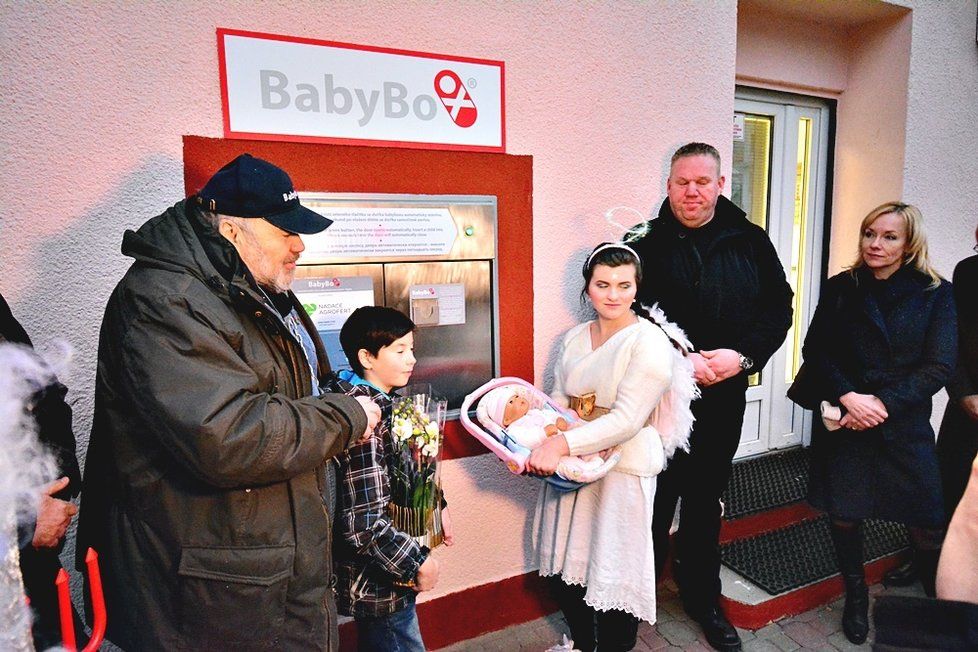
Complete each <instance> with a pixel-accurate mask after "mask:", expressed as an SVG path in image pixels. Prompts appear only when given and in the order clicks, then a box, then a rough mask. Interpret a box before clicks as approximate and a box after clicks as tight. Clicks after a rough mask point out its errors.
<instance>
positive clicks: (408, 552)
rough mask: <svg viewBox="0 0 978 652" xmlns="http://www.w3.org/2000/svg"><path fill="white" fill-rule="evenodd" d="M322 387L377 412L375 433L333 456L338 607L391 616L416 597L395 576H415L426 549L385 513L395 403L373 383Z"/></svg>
mask: <svg viewBox="0 0 978 652" xmlns="http://www.w3.org/2000/svg"><path fill="white" fill-rule="evenodd" d="M326 391H331V392H341V393H344V394H347V395H349V396H367V397H369V398H370V399H371V400H372V401H373V402H374V403H376V404H377V406H378V407H379V408H380V412H381V419H380V423H379V424H378V425H377V428H376V430H375V431H374V435H373V436H372V437H371V438H370V439H369V440H368V441H367V442H366V443H362V444H356V445H354V446H351V447H350V448H349V449H347V451H346V452H344V453H343V454H341V455H338V456H337V457H336V458H335V459H336V462H337V464H338V471H337V491H336V494H337V513H336V520H335V534H336V536H335V538H334V540H335V543H334V559H335V562H336V603H337V608H338V609H339V612H340V613H342V614H345V615H348V616H386V615H390V614H392V613H394V612H396V611H399V610H401V609H403V608H404V607H406V606H408V605H409V604H411V603H413V602H414V600H415V596H416V593H415V591H414V589H413V588H411V587H408V586H397V585H395V584H394V583H393V582H394V580H398V581H403V582H408V581H411V580H412V579H414V577H415V576H416V575H417V574H418V568H420V566H421V564H422V563H424V560H425V559H427V558H428V553H429V552H430V551H429V550H428V548H427V547H425V546H421V545H419V544H418V543H417V542H416V541H415V540H414V539H413V538H411V537H410V536H409V535H408V534H406V533H404V532H401V531H400V530H397V529H395V528H394V526H393V524H392V523H391V520H390V517H389V516H388V514H387V504H388V503H389V502H390V498H391V496H390V479H389V476H388V471H387V469H388V456H390V455H392V454H393V447H392V446H391V434H390V430H391V413H392V411H393V401H392V399H391V397H390V396H388V395H387V394H384V393H383V392H381V391H380V390H378V389H376V388H374V387H373V386H371V385H352V384H350V383H348V382H346V381H344V380H340V379H339V378H337V377H335V376H333V377H332V378H331V379H330V381H329V382H328V384H327V386H326Z"/></svg>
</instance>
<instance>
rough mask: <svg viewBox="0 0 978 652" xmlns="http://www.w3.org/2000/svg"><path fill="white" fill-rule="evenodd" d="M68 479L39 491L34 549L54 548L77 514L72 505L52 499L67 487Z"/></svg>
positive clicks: (75, 508)
mask: <svg viewBox="0 0 978 652" xmlns="http://www.w3.org/2000/svg"><path fill="white" fill-rule="evenodd" d="M68 482H69V480H68V478H67V477H64V478H60V479H58V480H55V481H54V482H52V483H50V484H48V485H46V486H45V487H44V488H43V489H41V500H40V501H39V502H38V505H37V525H36V526H35V528H34V540H33V541H32V542H31V543H32V544H33V545H34V547H35V548H54V547H56V546H57V545H58V542H59V541H61V538H62V537H63V536H64V535H65V532H66V531H67V530H68V524H69V523H71V518H72V517H73V516H74V515H75V514H77V513H78V507H76V506H75V505H74V504H73V503H69V502H67V501H64V500H59V499H57V498H52V496H53V495H54V494H56V493H58V492H59V491H61V490H62V489H64V488H65V487H67V486H68Z"/></svg>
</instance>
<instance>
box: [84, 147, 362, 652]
mask: <svg viewBox="0 0 978 652" xmlns="http://www.w3.org/2000/svg"><path fill="white" fill-rule="evenodd" d="M329 225H330V220H328V219H326V218H325V217H323V216H321V215H319V214H317V213H315V212H313V211H311V210H309V209H307V208H305V207H303V206H301V205H300V204H299V200H298V198H297V196H296V193H295V190H294V188H293V187H292V182H291V180H290V179H289V177H288V175H287V174H286V173H285V172H284V171H282V170H281V169H279V168H278V167H276V166H274V165H272V164H271V163H268V162H267V161H263V160H261V159H258V158H254V157H252V156H250V155H248V154H243V155H241V156H239V157H237V158H236V159H234V160H233V161H231V162H230V163H228V164H227V165H226V166H224V167H223V168H221V169H220V170H219V171H218V172H217V173H215V174H214V176H213V177H212V178H211V179H210V180H209V181H208V182H207V184H206V185H205V186H204V188H203V189H202V190H201V191H200V192H199V193H198V194H196V195H194V196H192V197H190V198H188V199H186V200H183V201H181V202H179V203H177V204H176V205H174V206H173V207H171V208H169V209H168V210H167V211H166V212H164V213H163V214H162V215H159V216H157V217H155V218H153V219H151V220H149V221H148V222H147V223H146V224H144V225H143V226H142V227H140V228H139V229H138V230H137V231H127V232H126V233H125V235H124V237H123V241H122V253H123V254H125V255H127V256H130V257H132V258H133V259H134V260H135V262H134V263H133V264H132V266H131V267H130V268H129V270H128V272H127V273H126V275H125V276H124V277H123V279H122V280H121V281H120V282H119V284H118V285H117V286H116V288H115V291H114V292H113V293H112V296H111V297H110V299H109V303H108V306H107V307H106V310H105V316H104V319H103V321H102V330H101V335H100V338H99V353H98V372H97V377H96V390H95V418H94V424H93V427H92V435H91V439H90V443H89V448H88V456H87V461H86V464H85V478H84V484H83V488H84V491H85V494H84V498H83V500H82V507H81V516H80V522H79V532H78V550H79V554H80V555H81V554H82V553H83V552H84V551H85V550H86V549H87V548H88V547H89V546H91V547H93V548H95V549H96V551H98V553H99V554H100V560H101V564H102V581H103V586H104V591H105V601H106V608H107V613H108V638H109V639H110V640H111V641H113V642H114V643H116V644H117V645H120V646H121V647H123V648H125V649H127V650H164V649H165V650H218V649H220V650H227V649H234V650H272V649H278V650H335V649H336V647H337V637H336V613H335V607H334V605H333V598H332V591H331V590H330V588H329V586H330V582H331V578H332V569H331V561H330V547H331V541H330V538H331V523H330V517H329V515H328V512H327V503H328V502H329V501H328V500H327V498H326V496H328V495H329V490H328V487H329V483H330V482H331V481H332V469H331V466H330V465H328V464H327V461H328V460H329V459H330V458H331V457H333V456H334V455H336V454H338V453H339V452H341V451H343V450H345V449H346V448H347V447H348V446H349V445H350V444H351V443H353V442H354V441H355V440H357V439H359V438H360V437H362V436H364V435H365V434H367V433H369V432H370V431H372V429H373V426H374V425H376V423H377V420H378V419H379V416H380V415H379V414H378V412H377V409H376V407H375V406H374V405H373V404H372V403H371V402H370V401H362V400H357V399H353V398H350V397H348V396H344V395H340V394H328V393H323V392H322V391H321V390H320V387H319V385H320V381H321V380H322V379H323V378H324V377H325V376H326V374H328V373H329V363H328V361H327V358H326V354H325V350H324V348H323V345H322V342H321V341H320V339H319V336H318V334H317V332H316V329H315V327H314V326H313V324H312V322H311V321H310V320H309V317H308V315H306V313H305V311H304V310H303V309H302V307H301V305H300V304H299V302H298V300H297V299H296V297H295V295H294V294H293V293H292V292H291V291H290V289H289V286H290V285H291V283H292V279H293V278H294V276H295V269H296V263H297V261H298V260H299V256H300V255H301V253H302V251H303V249H304V246H303V243H302V238H301V237H300V234H309V233H318V232H320V231H322V230H324V229H325V228H327V227H328V226H329ZM79 561H80V560H79Z"/></svg>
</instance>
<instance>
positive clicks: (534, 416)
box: [482, 387, 567, 450]
mask: <svg viewBox="0 0 978 652" xmlns="http://www.w3.org/2000/svg"><path fill="white" fill-rule="evenodd" d="M482 401H483V402H484V404H485V406H486V414H488V415H489V418H490V419H492V420H493V421H495V422H496V423H497V424H499V425H501V426H502V427H503V428H505V429H506V434H507V435H509V436H510V437H511V438H512V439H513V440H514V441H515V442H516V443H517V444H519V445H520V446H522V447H524V448H527V449H529V450H533V449H534V448H536V447H537V446H539V445H540V444H542V443H543V442H544V440H545V439H546V438H547V437H553V436H554V435H556V434H557V433H558V432H562V431H564V430H567V420H566V419H564V417H562V416H560V414H558V413H557V412H556V411H554V410H540V409H538V408H533V409H530V402H529V401H528V400H527V399H526V396H525V395H524V394H523V392H522V391H520V390H519V389H518V388H512V387H497V388H496V389H494V390H492V391H491V392H489V393H488V394H486V395H485V397H483V399H482Z"/></svg>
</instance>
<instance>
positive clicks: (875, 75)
mask: <svg viewBox="0 0 978 652" xmlns="http://www.w3.org/2000/svg"><path fill="white" fill-rule="evenodd" d="M910 26H911V17H910V14H906V15H904V16H903V17H901V18H897V19H895V20H887V21H884V22H881V23H876V24H873V25H867V26H864V27H863V28H861V29H859V30H855V31H854V32H853V33H852V35H851V39H852V51H851V54H850V63H849V85H848V87H847V89H846V92H845V93H843V95H842V98H841V99H840V101H839V112H838V130H837V132H836V148H835V155H836V159H835V174H836V181H835V188H834V195H833V211H832V213H833V214H832V231H831V238H830V243H831V244H830V252H829V273H830V274H834V273H835V272H837V271H839V270H841V269H842V268H843V267H845V266H847V265H850V264H851V263H852V262H853V258H854V256H855V249H856V241H857V237H858V232H859V224H860V223H861V222H862V218H863V217H864V216H865V215H866V213H868V212H869V211H870V210H872V209H873V208H874V207H876V206H879V205H880V204H882V203H883V202H885V201H891V200H894V199H900V198H902V197H903V169H904V168H903V165H904V164H903V162H904V146H905V143H906V137H907V77H908V74H909V68H910Z"/></svg>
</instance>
